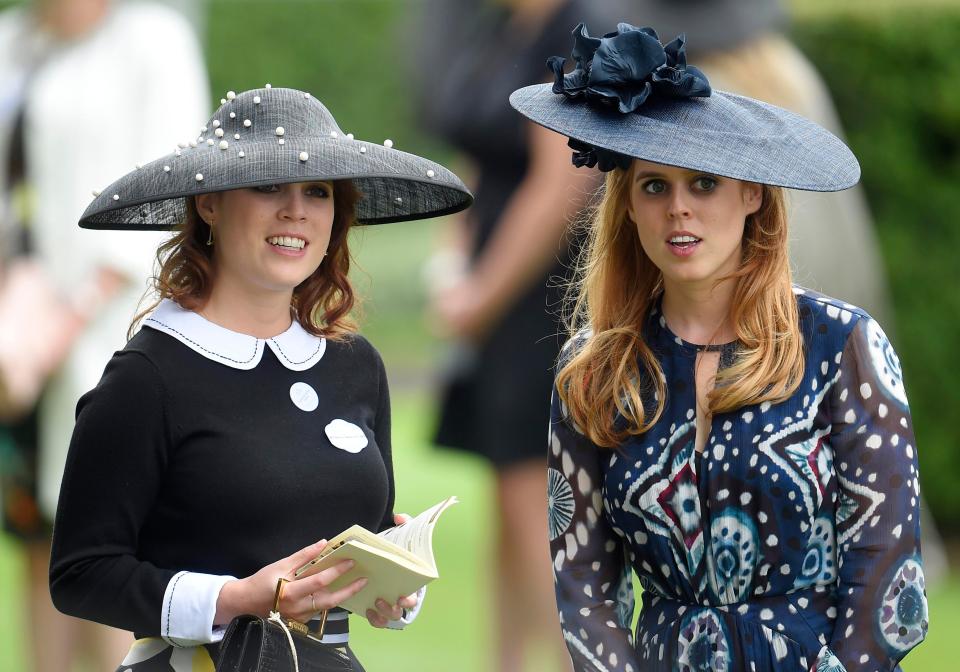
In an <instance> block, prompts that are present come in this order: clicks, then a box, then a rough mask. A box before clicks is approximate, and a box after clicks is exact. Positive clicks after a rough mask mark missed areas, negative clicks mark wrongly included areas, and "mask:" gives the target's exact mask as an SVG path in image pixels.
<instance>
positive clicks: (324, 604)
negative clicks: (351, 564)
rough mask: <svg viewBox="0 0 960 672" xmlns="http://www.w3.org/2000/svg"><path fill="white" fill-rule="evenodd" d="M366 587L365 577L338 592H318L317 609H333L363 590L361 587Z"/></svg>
mask: <svg viewBox="0 0 960 672" xmlns="http://www.w3.org/2000/svg"><path fill="white" fill-rule="evenodd" d="M366 585H367V577H362V578H359V579H357V580H356V581H354V582H353V583H351V584H350V585H348V586H346V587H344V588H341V589H340V590H335V591H333V592H327V591H322V592H318V593H317V594H316V596H317V597H316V603H317V608H319V609H332V608H333V607H336V606H339V605H340V603H341V602H343V601H344V600H346V599H347V598H350V597H353V596H354V595H356V594H357V593H359V592H360V591H361V590H363V587H364V586H366Z"/></svg>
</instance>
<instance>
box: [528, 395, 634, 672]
mask: <svg viewBox="0 0 960 672" xmlns="http://www.w3.org/2000/svg"><path fill="white" fill-rule="evenodd" d="M565 415H566V414H565V412H564V408H563V404H562V403H561V401H560V398H559V396H558V395H557V392H556V390H554V394H553V401H552V404H551V419H550V435H549V443H550V445H549V458H548V465H549V466H548V472H547V478H548V514H549V518H548V521H549V522H548V524H549V534H550V551H551V555H552V557H553V572H554V579H555V586H556V592H557V607H558V609H559V611H560V624H561V627H562V629H563V638H564V641H565V642H566V644H567V649H568V650H569V651H570V657H571V658H572V659H573V666H574V669H575V670H576V671H577V672H582V671H584V670H590V671H595V672H601V671H603V672H605V671H607V670H609V671H613V670H623V671H624V672H638V671H639V670H640V669H641V668H640V665H639V663H638V662H637V655H636V653H635V652H634V648H633V637H632V635H631V633H630V624H631V622H632V620H633V606H634V605H633V584H632V581H631V579H632V575H631V571H630V568H629V564H628V563H627V561H626V547H625V545H624V544H623V541H622V539H621V538H620V537H619V536H617V534H616V533H615V532H614V531H613V529H612V528H611V527H610V524H609V522H608V521H607V518H606V516H605V514H604V510H603V497H602V493H601V487H602V480H601V479H602V478H603V472H602V469H601V464H602V461H603V460H606V459H609V456H610V452H609V451H607V450H604V449H601V448H598V447H597V446H595V445H594V444H593V443H591V442H590V441H589V440H588V439H587V438H586V437H585V436H583V435H582V434H581V433H580V432H578V431H577V430H576V428H575V427H574V426H573V424H572V422H571V421H570V420H569V419H567V418H566V417H565Z"/></svg>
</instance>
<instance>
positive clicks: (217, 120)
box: [213, 119, 220, 128]
mask: <svg viewBox="0 0 960 672" xmlns="http://www.w3.org/2000/svg"><path fill="white" fill-rule="evenodd" d="M213 127H214V128H220V120H219V119H214V120H213Z"/></svg>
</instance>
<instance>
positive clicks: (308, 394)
mask: <svg viewBox="0 0 960 672" xmlns="http://www.w3.org/2000/svg"><path fill="white" fill-rule="evenodd" d="M290 400H291V401H292V402H293V405H294V406H296V407H297V408H299V409H300V410H301V411H306V412H307V413H309V412H311V411H315V410H317V406H319V405H320V398H319V397H317V392H316V390H314V389H313V388H312V387H310V386H309V385H307V384H306V383H294V384H293V385H291V386H290Z"/></svg>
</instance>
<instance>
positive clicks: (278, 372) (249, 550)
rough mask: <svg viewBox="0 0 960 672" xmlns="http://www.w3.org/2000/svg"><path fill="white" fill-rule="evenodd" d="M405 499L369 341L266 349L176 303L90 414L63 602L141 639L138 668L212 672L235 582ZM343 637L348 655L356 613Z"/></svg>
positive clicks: (123, 363)
mask: <svg viewBox="0 0 960 672" xmlns="http://www.w3.org/2000/svg"><path fill="white" fill-rule="evenodd" d="M393 503H394V482H393V467H392V462H391V454H390V402H389V392H388V389H387V380H386V376H385V372H384V367H383V362H382V360H381V359H380V356H379V354H378V353H377V351H376V350H375V349H374V348H373V347H372V346H371V345H370V344H369V343H368V342H367V341H366V340H365V339H364V338H363V337H361V336H359V335H351V336H349V337H347V338H345V339H344V340H342V341H332V340H328V339H323V338H319V337H316V336H313V335H311V334H310V333H308V332H307V331H306V330H304V329H303V328H302V327H301V326H300V324H299V323H297V322H296V321H294V322H293V325H292V326H291V327H290V328H289V329H288V330H287V331H285V332H284V333H282V334H280V335H279V336H276V337H274V338H269V339H259V338H255V337H253V336H248V335H245V334H239V333H236V332H233V331H230V330H228V329H225V328H223V327H220V326H218V325H216V324H213V323H212V322H209V321H207V320H206V319H204V318H203V317H202V316H200V315H198V314H197V313H194V312H191V311H187V310H184V309H182V308H181V307H180V306H178V305H177V304H176V303H174V302H173V301H170V300H165V301H163V302H162V303H161V304H160V305H159V306H158V308H157V309H156V310H155V311H154V312H153V313H152V315H151V316H150V317H149V318H147V319H146V320H145V322H144V328H143V329H141V330H140V332H139V333H138V334H137V335H136V336H135V337H134V338H133V339H132V340H131V341H130V342H129V343H128V344H127V346H126V348H124V349H123V350H122V351H120V352H118V353H116V354H115V355H114V356H113V358H112V359H111V360H110V362H109V364H108V365H107V367H106V370H105V371H104V374H103V377H102V379H101V380H100V382H99V384H98V385H97V387H96V388H94V389H93V390H92V391H90V392H88V393H87V394H86V395H84V396H83V397H82V398H81V400H80V403H79V405H78V407H77V423H76V428H75V430H74V434H73V439H72V442H71V445H70V452H69V457H68V460H67V467H66V473H65V476H64V479H63V487H62V490H61V493H60V503H59V508H58V511H57V517H56V523H55V529H54V541H53V557H52V561H51V574H50V585H51V592H52V595H53V599H54V602H55V603H56V605H57V607H58V608H59V609H61V610H62V611H64V612H66V613H69V614H72V615H74V616H78V617H80V618H85V619H89V620H93V621H98V622H100V623H105V624H107V625H111V626H114V627H118V628H121V629H124V630H130V631H133V632H134V633H135V636H136V637H137V642H136V643H135V644H134V647H133V648H132V649H131V651H130V653H129V655H128V656H127V659H126V660H125V661H124V663H123V665H122V667H121V669H124V670H126V669H128V668H132V669H133V670H137V671H138V672H139V671H141V670H171V669H173V670H177V671H180V670H201V669H211V668H210V663H211V661H215V660H216V652H217V644H216V643H217V642H218V641H219V640H220V639H221V638H222V636H223V631H222V630H223V629H222V628H220V627H216V628H215V627H213V618H214V614H215V612H216V601H217V596H218V594H219V591H220V588H221V587H222V586H223V584H224V583H225V582H227V581H229V580H230V579H232V578H234V577H245V576H249V575H250V574H253V573H254V572H256V571H257V570H259V569H260V568H262V567H264V566H265V565H268V564H270V563H272V562H275V561H276V560H278V559H280V558H283V557H286V556H288V555H290V554H291V553H293V552H295V551H297V550H299V549H301V548H303V547H305V546H307V545H309V544H311V543H314V542H316V541H317V540H318V539H324V538H326V539H329V538H331V537H332V536H334V535H335V534H337V533H339V532H340V531H342V530H344V529H345V528H347V527H349V526H350V525H353V524H360V525H363V526H364V527H367V528H368V529H371V530H381V529H384V528H386V527H390V526H392V525H393V524H394V523H393ZM413 616H415V614H409V615H408V616H407V617H406V618H405V619H404V621H403V622H396V623H394V624H392V625H394V626H397V627H402V625H403V624H404V623H408V622H409V621H410V620H412V618H413ZM326 633H327V634H326V635H325V636H324V641H326V642H328V643H330V644H336V645H341V646H346V644H347V638H348V635H347V614H346V612H342V611H340V612H331V615H330V617H329V620H328V623H327V628H326ZM351 655H352V654H351ZM357 669H360V668H359V664H357Z"/></svg>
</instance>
